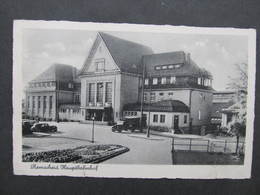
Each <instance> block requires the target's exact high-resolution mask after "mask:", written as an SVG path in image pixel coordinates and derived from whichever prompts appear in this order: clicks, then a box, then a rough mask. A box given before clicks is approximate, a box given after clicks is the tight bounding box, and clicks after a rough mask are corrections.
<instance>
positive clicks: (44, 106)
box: [43, 96, 47, 112]
mask: <svg viewBox="0 0 260 195" xmlns="http://www.w3.org/2000/svg"><path fill="white" fill-rule="evenodd" d="M46 99H47V97H46V96H43V112H45V110H46Z"/></svg>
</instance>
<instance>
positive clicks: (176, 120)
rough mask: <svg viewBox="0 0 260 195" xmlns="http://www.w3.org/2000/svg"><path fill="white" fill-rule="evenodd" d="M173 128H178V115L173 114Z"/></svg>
mask: <svg viewBox="0 0 260 195" xmlns="http://www.w3.org/2000/svg"><path fill="white" fill-rule="evenodd" d="M173 128H174V129H179V115H174V119H173Z"/></svg>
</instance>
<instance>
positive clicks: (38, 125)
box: [31, 123, 57, 132]
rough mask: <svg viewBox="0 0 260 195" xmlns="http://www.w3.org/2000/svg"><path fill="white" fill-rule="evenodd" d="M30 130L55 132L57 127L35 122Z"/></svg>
mask: <svg viewBox="0 0 260 195" xmlns="http://www.w3.org/2000/svg"><path fill="white" fill-rule="evenodd" d="M31 130H32V131H33V132H57V127H56V126H55V125H49V124H48V123H35V124H34V125H33V126H32V128H31Z"/></svg>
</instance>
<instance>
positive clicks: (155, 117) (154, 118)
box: [153, 114, 158, 123]
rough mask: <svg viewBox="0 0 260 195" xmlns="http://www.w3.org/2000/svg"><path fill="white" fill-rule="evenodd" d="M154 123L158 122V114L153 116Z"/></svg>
mask: <svg viewBox="0 0 260 195" xmlns="http://www.w3.org/2000/svg"><path fill="white" fill-rule="evenodd" d="M153 122H154V123H157V122H158V114H154V115H153Z"/></svg>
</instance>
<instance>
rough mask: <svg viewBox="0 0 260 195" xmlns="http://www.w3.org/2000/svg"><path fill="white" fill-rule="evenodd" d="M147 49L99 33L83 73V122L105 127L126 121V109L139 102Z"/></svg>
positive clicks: (81, 74)
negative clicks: (122, 120) (112, 122)
mask: <svg viewBox="0 0 260 195" xmlns="http://www.w3.org/2000/svg"><path fill="white" fill-rule="evenodd" d="M151 53H152V50H151V49H150V48H148V47H146V46H143V45H140V44H137V43H133V42H130V41H127V40H123V39H119V38H117V37H114V36H111V35H109V34H106V33H98V34H97V37H96V40H95V42H94V44H93V46H92V48H91V50H90V53H89V55H88V57H87V59H86V61H85V63H84V66H83V68H82V70H81V73H80V80H81V121H83V122H89V121H91V120H92V117H93V116H95V120H96V121H97V122H100V123H103V124H106V123H108V122H110V121H118V120H120V119H122V118H123V105H125V104H127V103H134V102H137V101H138V98H139V94H140V86H141V84H142V82H141V79H142V67H141V66H142V56H143V55H147V54H151Z"/></svg>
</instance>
